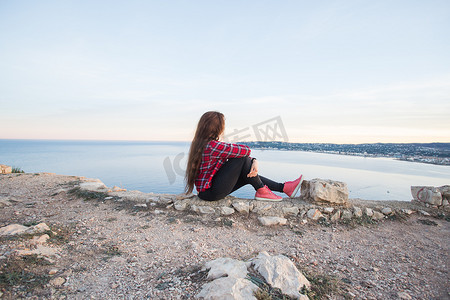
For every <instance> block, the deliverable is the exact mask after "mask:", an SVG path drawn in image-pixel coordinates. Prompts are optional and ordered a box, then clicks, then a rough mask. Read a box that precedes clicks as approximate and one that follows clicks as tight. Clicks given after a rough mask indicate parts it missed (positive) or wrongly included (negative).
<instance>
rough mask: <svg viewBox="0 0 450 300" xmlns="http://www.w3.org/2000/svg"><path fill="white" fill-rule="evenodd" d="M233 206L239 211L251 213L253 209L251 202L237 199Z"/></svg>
mask: <svg viewBox="0 0 450 300" xmlns="http://www.w3.org/2000/svg"><path fill="white" fill-rule="evenodd" d="M232 205H233V207H234V209H235V210H236V211H237V212H238V213H247V214H248V213H249V212H250V211H251V206H250V203H249V202H243V201H235V202H233V204H232Z"/></svg>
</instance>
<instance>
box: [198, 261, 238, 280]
mask: <svg viewBox="0 0 450 300" xmlns="http://www.w3.org/2000/svg"><path fill="white" fill-rule="evenodd" d="M204 269H205V270H208V269H209V272H208V277H207V279H209V280H214V279H217V278H220V277H226V276H228V277H236V278H245V276H247V265H246V263H245V262H243V261H240V260H236V259H232V258H228V257H225V258H224V257H221V258H218V259H215V260H212V261H209V262H207V263H206V264H205V267H204Z"/></svg>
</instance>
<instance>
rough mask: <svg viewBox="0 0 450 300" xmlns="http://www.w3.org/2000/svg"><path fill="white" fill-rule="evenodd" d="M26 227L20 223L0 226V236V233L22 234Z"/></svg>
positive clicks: (0, 234)
mask: <svg viewBox="0 0 450 300" xmlns="http://www.w3.org/2000/svg"><path fill="white" fill-rule="evenodd" d="M27 229H28V227H26V226H23V225H20V224H11V225H7V226H4V227H1V228H0V236H2V235H16V234H23V233H25V231H26V230H27Z"/></svg>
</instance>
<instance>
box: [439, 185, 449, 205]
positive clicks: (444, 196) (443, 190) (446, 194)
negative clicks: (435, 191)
mask: <svg viewBox="0 0 450 300" xmlns="http://www.w3.org/2000/svg"><path fill="white" fill-rule="evenodd" d="M439 191H440V192H441V195H442V200H444V199H446V200H447V201H448V200H450V185H444V186H441V187H439Z"/></svg>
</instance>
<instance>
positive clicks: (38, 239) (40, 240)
mask: <svg viewBox="0 0 450 300" xmlns="http://www.w3.org/2000/svg"><path fill="white" fill-rule="evenodd" d="M49 239H50V236H49V235H48V234H43V235H41V236H40V237H37V236H35V237H33V239H32V242H33V243H35V244H41V245H42V244H45V243H47V241H48V240H49Z"/></svg>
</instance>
